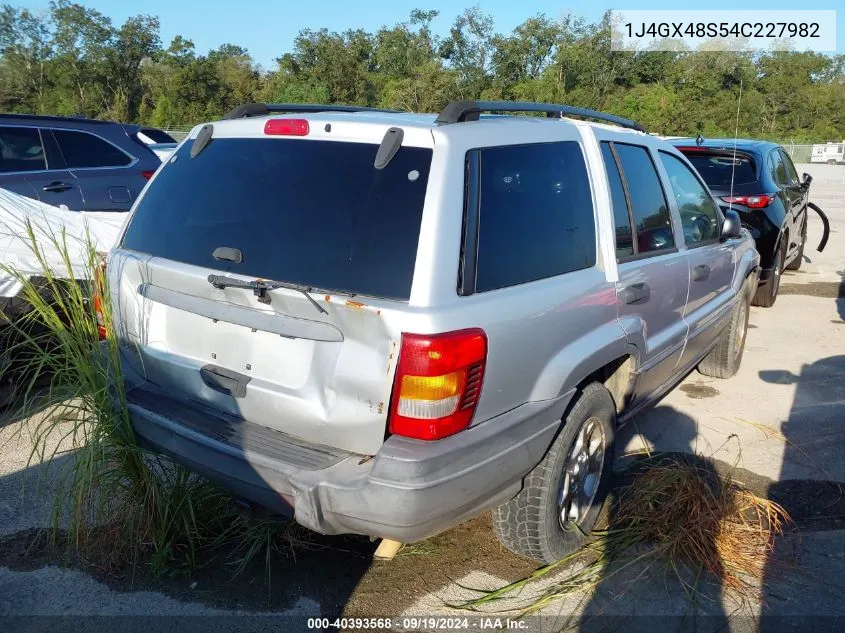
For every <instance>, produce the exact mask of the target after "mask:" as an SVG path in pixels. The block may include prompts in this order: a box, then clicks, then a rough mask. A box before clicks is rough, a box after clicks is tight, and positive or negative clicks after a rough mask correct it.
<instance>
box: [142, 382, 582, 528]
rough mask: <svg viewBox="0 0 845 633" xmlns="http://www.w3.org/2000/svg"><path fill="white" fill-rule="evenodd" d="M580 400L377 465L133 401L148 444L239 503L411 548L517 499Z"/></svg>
mask: <svg viewBox="0 0 845 633" xmlns="http://www.w3.org/2000/svg"><path fill="white" fill-rule="evenodd" d="M573 394H574V390H573V391H572V392H569V393H567V394H565V395H564V396H561V397H560V398H557V399H555V400H549V401H543V402H536V403H527V404H524V405H522V406H519V407H517V408H515V409H513V410H511V411H509V412H507V413H504V414H502V415H500V416H498V417H496V418H493V419H491V420H488V421H486V422H484V423H483V424H479V425H477V426H474V427H472V428H470V429H467V430H466V431H463V432H462V433H459V434H457V435H454V436H452V437H449V438H445V439H442V440H439V441H435V442H423V441H418V440H411V439H407V438H401V437H395V436H394V437H390V438H389V439H388V440H387V441H386V442H385V443H384V445H383V446H382V448H381V449H380V450H379V452H378V454H377V455H375V456H374V457H373V458H372V459H366V458H364V457H363V456H361V455H356V454H351V453H342V452H338V451H336V450H334V449H330V448H327V447H320V446H315V445H309V444H303V443H302V442H300V441H298V440H295V439H294V438H291V437H289V436H286V435H284V434H282V433H279V432H276V431H271V430H269V429H264V428H263V427H260V428H259V427H257V426H256V425H252V424H251V423H249V422H246V421H243V420H234V419H232V420H224V419H221V418H220V417H219V416H218V415H217V414H216V413H212V412H210V411H206V410H205V409H201V408H199V407H198V405H193V404H187V403H184V402H180V401H176V400H173V399H172V398H170V397H168V396H167V395H166V394H163V393H161V392H158V391H151V390H150V389H148V388H146V387H145V388H143V389H141V388H136V389H133V390H130V391H129V392H128V394H127V400H128V403H129V409H130V414H131V418H132V422H133V425H134V428H135V431H136V433H137V435H138V436H139V439H140V440H141V441H142V443H143V444H145V445H146V446H148V447H149V448H151V449H153V450H155V451H157V452H160V453H164V454H166V455H169V456H170V457H172V458H173V459H174V460H176V461H177V462H179V463H182V464H184V465H185V466H187V467H189V468H191V469H192V470H195V471H197V472H200V473H202V474H204V475H206V476H207V477H208V478H210V479H212V480H214V481H217V482H218V483H220V484H221V485H223V486H224V487H225V488H228V489H229V490H230V491H232V493H233V494H234V495H236V496H238V497H242V498H244V499H246V500H249V501H252V502H254V503H256V504H259V505H261V506H264V507H266V508H268V509H270V510H272V511H275V512H279V513H282V514H287V515H293V517H294V519H295V520H296V521H297V522H298V523H300V524H302V525H303V526H305V527H307V528H309V529H311V530H314V531H316V532H320V533H323V534H343V533H357V534H366V535H371V536H379V537H383V538H391V539H395V540H398V541H403V542H411V541H417V540H419V539H422V538H426V537H428V536H432V535H434V534H437V533H439V532H442V531H443V530H446V529H448V528H449V527H452V526H454V525H457V524H458V523H461V522H462V521H464V520H466V519H469V518H471V517H472V516H475V515H477V514H479V513H480V512H482V511H484V510H485V509H487V508H490V507H492V506H494V505H498V504H500V503H502V502H504V501H506V500H507V499H510V498H512V497H513V496H514V495H516V494H517V492H519V490H520V488H521V485H522V478H523V477H524V476H525V475H526V474H527V473H528V472H529V471H530V470H531V469H532V468H533V467H534V466H535V465H536V464H538V463H539V462H540V460H541V459H542V458H543V456H544V454H545V453H546V451H547V450H548V448H549V446H550V445H551V443H552V441H553V439H554V437H555V434H556V433H557V431H558V429H559V428H560V420H561V417H562V416H563V413H564V410H565V408H566V406H567V405H568V403H569V401H570V400H571V398H572V396H573ZM204 420H205V421H207V427H206V425H205V423H204ZM250 427H253V428H252V429H250ZM253 432H255V433H256V434H258V435H260V436H261V438H257V437H251V435H250V434H251V433H253ZM268 434H274V436H273V437H270V436H268Z"/></svg>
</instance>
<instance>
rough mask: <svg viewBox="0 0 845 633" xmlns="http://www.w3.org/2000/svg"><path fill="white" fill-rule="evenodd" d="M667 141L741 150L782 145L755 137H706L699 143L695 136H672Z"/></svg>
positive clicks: (764, 148) (762, 149) (758, 150)
mask: <svg viewBox="0 0 845 633" xmlns="http://www.w3.org/2000/svg"><path fill="white" fill-rule="evenodd" d="M667 142H669V143H671V144H672V145H674V146H675V147H705V148H711V149H728V150H732V149H734V148H736V149H738V150H741V151H746V152H748V151H751V152H760V153H762V152H765V151H767V150H770V149H774V148H776V147H780V145H778V144H777V143H772V142H771V141H761V140H759V139H753V138H737V139H733V138H706V139H703V140H702V142H701V143H700V144H699V143H697V142H696V139H694V138H672V139H669V140H668V141H667Z"/></svg>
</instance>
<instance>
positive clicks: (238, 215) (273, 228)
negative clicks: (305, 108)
mask: <svg viewBox="0 0 845 633" xmlns="http://www.w3.org/2000/svg"><path fill="white" fill-rule="evenodd" d="M190 150H191V147H190V143H186V144H185V145H183V146H182V147H181V149H180V150H179V151H178V152H177V153H176V154H175V155H174V156H175V158H176V162H175V163H174V162H172V161H173V158H171V159H170V161H169V162H168V163H167V164H166V166H165V167H164V168H163V169H162V171H161V173H160V174H158V176H157V177H156V179H155V181H154V182H153V183H152V184H151V185H150V187H149V189H148V190H147V192H146V193H145V195H144V197H143V198H142V200H141V202H140V203H139V204H138V207H137V209H136V211H135V214H134V216H133V218H132V222H131V223H130V225H129V227H128V229H127V232H126V236H125V238H124V240H123V245H124V246H125V247H126V248H130V249H133V250H136V251H141V252H144V253H149V254H151V255H155V256H159V257H165V258H167V259H172V260H176V261H180V262H185V263H188V264H194V265H196V266H203V267H205V268H211V269H214V270H218V271H230V272H233V273H238V274H243V275H248V276H251V277H264V278H267V279H273V280H277V281H288V282H294V283H300V284H305V285H309V286H315V287H318V288H324V289H327V290H340V291H344V290H345V291H350V292H354V293H358V294H365V295H371V296H380V297H389V298H395V299H403V300H406V299H408V298H409V296H410V292H411V279H412V276H413V271H414V264H415V262H416V256H417V244H418V242H419V233H420V221H421V219H422V210H423V201H424V198H425V191H426V186H427V183H428V172H429V168H430V165H431V153H432V152H431V150H430V149H420V148H415V147H402V148H400V150H399V152H398V153H397V154H396V156H395V157H394V158H393V160H392V161H390V163H389V164H388V165H387V167H385V168H384V169H382V170H378V169H375V168H374V167H373V161H374V160H375V157H376V151H377V150H378V145H377V144H369V143H339V142H329V141H307V140H299V139H279V138H275V139H262V138H258V139H241V138H238V139H235V138H223V139H213V140H212V141H211V142H210V143H209V144H208V145H207V146H206V148H205V149H204V150H203V151H202V152H200V154H199V155H197V156H196V157H195V158H191V157H190ZM219 246H228V247H232V248H237V249H240V250H241V252H242V253H243V262H242V263H240V264H236V263H232V262H228V261H218V260H215V259H214V258H213V257H212V252H213V251H214V250H215V249H216V248H217V247H219Z"/></svg>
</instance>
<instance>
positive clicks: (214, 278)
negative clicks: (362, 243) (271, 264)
mask: <svg viewBox="0 0 845 633" xmlns="http://www.w3.org/2000/svg"><path fill="white" fill-rule="evenodd" d="M208 283H210V284H211V285H212V286H214V287H215V288H219V289H221V290H222V289H223V288H244V289H246V290H252V293H253V294H254V295H255V296H256V297H258V300H259V301H260V302H261V303H270V297H269V296H268V295H267V292H268V291H270V290H276V289H277V288H287V289H289V290H296V291H298V292H301V293H302V294H303V295H304V296H305V298H306V299H308V301H310V302H311V305H313V306H314V307H315V308H317V310H319V311H320V312H321V313H323V314H328V311H327V310H326V309H325V308H324V307H323V306H321V305H320V304H319V303H317V302H316V301H315V300H314V297H312V296H311V295H310V294H308V293H310V292H314V291H319V290H320V289H319V288H312V287H311V286H304V285H302V284H295V283H291V282H287V281H271V280H269V279H255V280H253V281H242V280H241V279H235V278H234V277H226V276H225V275H209V276H208Z"/></svg>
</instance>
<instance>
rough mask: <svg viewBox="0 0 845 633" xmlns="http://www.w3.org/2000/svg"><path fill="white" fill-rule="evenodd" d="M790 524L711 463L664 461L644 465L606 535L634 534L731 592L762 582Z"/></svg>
mask: <svg viewBox="0 0 845 633" xmlns="http://www.w3.org/2000/svg"><path fill="white" fill-rule="evenodd" d="M787 521H789V516H788V515H787V513H786V511H785V510H784V509H783V508H781V507H780V506H779V505H778V504H777V503H775V502H773V501H770V500H768V499H764V498H762V497H760V496H758V495H756V494H755V493H753V492H752V491H750V490H748V489H747V488H745V487H744V486H742V485H741V484H740V483H738V482H736V481H733V479H732V478H731V477H730V476H729V475H727V476H720V475H719V474H717V473H716V471H715V470H714V469H713V468H712V466H711V465H710V463H709V462H708V461H707V460H704V459H700V458H696V459H689V460H686V459H680V458H672V459H663V460H661V461H660V462H658V463H653V464H649V465H647V466H645V467H644V468H643V469H642V471H641V472H639V473H638V474H636V475H635V476H634V478H633V479H632V481H631V483H630V484H629V485H628V486H626V487H625V488H623V489H622V491H621V494H620V498H619V503H618V505H617V508H616V509H615V511H614V516H613V517H611V522H610V529H609V531H608V534H607V538H608V539H610V541H609V542H611V543H612V542H613V533H614V531H622V532H624V533H627V535H628V538H626V539H624V541H623V542H626V541H629V540H633V541H635V542H637V543H639V544H642V545H646V546H649V547H650V548H652V549H653V551H654V553H655V554H657V555H659V556H660V557H662V558H664V559H665V560H667V561H670V562H672V563H674V564H678V563H679V564H683V565H687V566H692V567H693V568H697V567H701V568H702V569H704V571H706V572H709V573H710V574H711V575H712V576H713V577H714V578H715V579H716V580H718V581H720V582H721V583H722V584H723V585H724V586H725V587H729V588H731V589H736V590H742V589H743V588H744V587H746V586H747V584H748V581H750V580H755V579H759V578H760V577H761V576H762V573H763V567H764V565H765V563H766V560H767V559H768V557H769V555H770V554H771V551H772V547H773V544H774V539H775V537H776V536H777V535H779V534H781V533H782V531H783V526H784V524H785V523H786V522H787Z"/></svg>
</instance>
